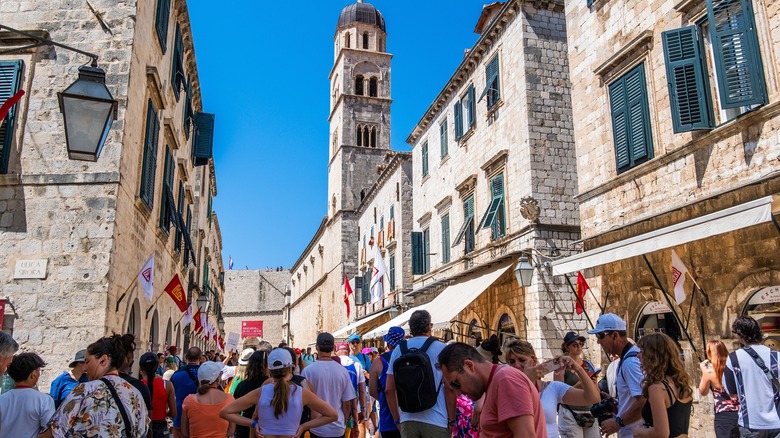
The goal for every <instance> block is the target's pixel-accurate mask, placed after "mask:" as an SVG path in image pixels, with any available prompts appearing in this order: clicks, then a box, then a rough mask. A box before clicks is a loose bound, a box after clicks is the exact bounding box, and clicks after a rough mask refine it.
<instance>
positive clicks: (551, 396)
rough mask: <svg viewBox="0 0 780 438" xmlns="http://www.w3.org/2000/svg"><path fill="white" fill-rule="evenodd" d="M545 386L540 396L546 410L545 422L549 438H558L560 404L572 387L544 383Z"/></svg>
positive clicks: (560, 383) (558, 383)
mask: <svg viewBox="0 0 780 438" xmlns="http://www.w3.org/2000/svg"><path fill="white" fill-rule="evenodd" d="M543 384H544V385H545V386H544V387H543V388H542V392H541V393H540V394H539V398H540V399H541V400H542V410H544V422H545V424H546V425H547V438H558V404H560V403H563V396H564V395H566V392H567V391H568V390H570V389H571V386H569V385H567V384H565V383H563V382H555V381H553V382H544V383H543Z"/></svg>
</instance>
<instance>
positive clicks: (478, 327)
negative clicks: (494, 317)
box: [461, 310, 490, 346]
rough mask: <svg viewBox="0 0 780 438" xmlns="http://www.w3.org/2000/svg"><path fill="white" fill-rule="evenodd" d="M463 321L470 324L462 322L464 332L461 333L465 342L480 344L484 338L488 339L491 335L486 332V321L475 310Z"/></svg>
mask: <svg viewBox="0 0 780 438" xmlns="http://www.w3.org/2000/svg"><path fill="white" fill-rule="evenodd" d="M463 322H464V323H466V324H468V325H465V324H461V325H462V326H463V332H462V334H461V336H462V337H463V342H465V343H467V344H475V345H474V346H477V345H479V342H482V340H484V339H487V337H488V336H490V335H489V334H488V333H486V331H487V330H485V327H486V326H485V321H484V320H483V319H482V318H480V317H479V315H477V313H476V312H475V311H473V310H472V311H470V312H469V313H468V315H467V316H466V318H465V319H464V320H463Z"/></svg>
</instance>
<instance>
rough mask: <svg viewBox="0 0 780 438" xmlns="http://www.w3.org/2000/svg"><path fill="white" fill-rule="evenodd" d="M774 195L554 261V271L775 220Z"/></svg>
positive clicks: (567, 270)
mask: <svg viewBox="0 0 780 438" xmlns="http://www.w3.org/2000/svg"><path fill="white" fill-rule="evenodd" d="M772 201H773V196H766V197H763V198H760V199H756V200H755V201H751V202H746V203H744V204H740V205H737V206H734V207H729V208H727V209H725V210H721V211H717V212H715V213H711V214H708V215H705V216H702V217H698V218H696V219H691V220H688V221H685V222H681V223H679V224H676V225H672V226H669V227H666V228H661V229H660V230H655V231H652V232H649V233H645V234H641V235H639V236H635V237H632V238H630V239H626V240H622V241H620V242H615V243H612V244H609V245H605V246H602V247H599V248H594V249H592V250H590V251H585V252H583V253H580V254H577V255H573V256H571V257H566V258H565V259H561V260H557V261H555V262H553V263H552V268H553V274H554V275H563V274H568V273H570V272H577V271H581V270H583V269H588V268H592V267H594V266H600V265H603V264H606V263H610V262H616V261H618V260H624V259H627V258H630V257H635V256H639V255H642V254H647V253H650V252H653V251H658V250H660V249H665V248H671V247H673V246H677V245H682V244H684V243H688V242H692V241H694V240H699V239H704V238H707V237H711V236H716V235H718V234H723V233H728V232H730V231H735V230H739V229H742V228H746V227H750V226H753V225H758V224H762V223H765V222H770V221H771V220H772Z"/></svg>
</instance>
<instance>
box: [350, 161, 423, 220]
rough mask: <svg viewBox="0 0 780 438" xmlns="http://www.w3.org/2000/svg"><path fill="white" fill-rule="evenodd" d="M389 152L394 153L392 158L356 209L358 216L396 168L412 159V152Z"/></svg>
mask: <svg viewBox="0 0 780 438" xmlns="http://www.w3.org/2000/svg"><path fill="white" fill-rule="evenodd" d="M387 154H388V155H391V154H392V158H391V159H390V162H389V163H387V166H386V167H385V168H384V169H383V170H382V172H381V173H380V174H379V177H378V178H377V180H376V182H375V183H374V185H372V186H371V188H370V189H369V190H368V193H366V196H365V197H364V198H363V200H362V201H361V202H360V205H358V207H357V208H356V209H355V213H356V214H357V215H358V216H360V215H361V214H363V213H364V212H365V209H366V208H367V207H368V205H369V203H371V201H372V200H373V199H374V198H375V197H376V194H377V192H378V191H379V189H380V188H382V187H383V186H384V184H385V183H386V182H387V181H388V180H389V179H390V176H392V175H393V173H394V172H395V170H396V169H398V167H400V165H401V163H402V162H404V161H411V160H412V154H411V153H410V152H396V151H387Z"/></svg>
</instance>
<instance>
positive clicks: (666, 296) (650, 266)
mask: <svg viewBox="0 0 780 438" xmlns="http://www.w3.org/2000/svg"><path fill="white" fill-rule="evenodd" d="M642 258H643V259H645V263H646V264H647V268H648V269H650V273H651V274H653V278H654V279H655V283H656V284H657V285H658V288H659V289H661V292H662V295H663V296H664V298H666V303H667V304H669V309H670V310H671V311H672V315H674V319H675V320H677V324H679V325H680V328H682V331H683V333H685V338H686V339H688V343H689V344H691V348H693V353H694V354H696V358H697V359H699V362H701V356H699V350H697V349H696V345H694V344H693V339H691V335H690V333H688V330H686V328H685V327H683V324H682V321H681V320H680V315H678V314H677V311H676V310H674V305H673V304H672V300H670V299H669V294H667V293H666V289H664V287H663V286H662V285H661V280H659V279H658V275H656V273H655V270H654V269H653V266H652V265H651V264H650V261H649V260H647V255H646V254H642Z"/></svg>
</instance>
